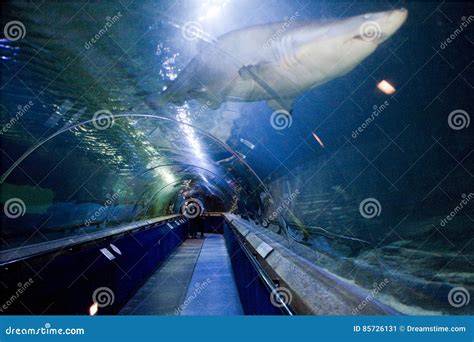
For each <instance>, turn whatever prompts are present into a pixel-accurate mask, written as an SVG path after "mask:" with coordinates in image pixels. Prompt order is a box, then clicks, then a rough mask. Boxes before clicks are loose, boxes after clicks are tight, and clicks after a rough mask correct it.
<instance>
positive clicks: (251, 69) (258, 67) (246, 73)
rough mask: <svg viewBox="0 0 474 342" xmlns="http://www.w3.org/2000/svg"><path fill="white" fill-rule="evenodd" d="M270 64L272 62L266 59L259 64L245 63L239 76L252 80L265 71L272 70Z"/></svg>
mask: <svg viewBox="0 0 474 342" xmlns="http://www.w3.org/2000/svg"><path fill="white" fill-rule="evenodd" d="M270 66H271V64H270V63H267V62H265V61H264V62H261V63H258V64H250V65H244V66H243V67H241V68H240V69H239V76H240V77H241V78H242V79H243V80H252V79H256V78H257V79H258V78H260V77H261V76H262V74H264V73H265V72H267V71H271V70H270V69H268V68H269V67H270Z"/></svg>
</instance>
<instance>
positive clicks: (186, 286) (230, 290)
mask: <svg viewBox="0 0 474 342" xmlns="http://www.w3.org/2000/svg"><path fill="white" fill-rule="evenodd" d="M119 314H121V315H177V314H181V315H206V316H207V315H243V310H242V306H241V303H240V299H239V295H238V292H237V287H236V285H235V280H234V275H233V272H232V267H231V264H230V258H229V255H228V254H227V249H226V247H225V242H224V237H223V236H222V235H219V234H206V237H205V239H188V240H186V241H185V242H183V244H182V245H181V246H180V247H178V249H177V250H176V251H175V252H174V253H173V254H172V255H171V256H170V257H169V258H168V259H167V260H166V262H165V263H164V264H163V265H162V266H161V267H160V268H159V269H158V270H157V271H156V272H155V273H154V274H153V275H152V276H151V277H150V278H149V279H148V281H147V282H146V283H145V284H144V285H143V286H142V287H141V288H140V289H139V290H138V291H137V293H136V294H135V295H134V296H133V297H132V298H131V299H130V300H129V301H128V303H127V304H126V305H125V306H124V307H123V308H122V310H121V311H120V313H119Z"/></svg>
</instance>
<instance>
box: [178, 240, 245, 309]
mask: <svg viewBox="0 0 474 342" xmlns="http://www.w3.org/2000/svg"><path fill="white" fill-rule="evenodd" d="M181 314H182V315H201V316H202V315H206V316H209V315H211V316H214V315H217V316H222V315H243V314H244V313H243V310H242V306H241V303H240V298H239V294H238V291H237V286H236V284H235V280H234V273H233V272H232V266H231V263H230V257H229V254H228V253H227V248H226V247H225V241H224V237H223V236H222V235H220V234H209V235H206V239H205V240H204V245H203V247H202V250H201V254H200V255H199V259H198V261H197V265H196V268H195V269H194V274H193V278H192V280H191V285H190V286H189V288H188V293H187V295H186V299H185V302H184V304H183V310H182V312H181Z"/></svg>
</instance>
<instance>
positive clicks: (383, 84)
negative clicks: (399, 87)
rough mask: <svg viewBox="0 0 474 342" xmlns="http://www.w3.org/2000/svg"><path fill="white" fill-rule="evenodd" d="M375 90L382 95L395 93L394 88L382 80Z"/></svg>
mask: <svg viewBox="0 0 474 342" xmlns="http://www.w3.org/2000/svg"><path fill="white" fill-rule="evenodd" d="M377 88H378V89H379V90H380V91H381V92H382V93H384V94H387V95H392V94H394V93H395V88H394V86H393V85H391V84H390V83H388V82H387V81H385V80H382V81H380V82H379V84H377Z"/></svg>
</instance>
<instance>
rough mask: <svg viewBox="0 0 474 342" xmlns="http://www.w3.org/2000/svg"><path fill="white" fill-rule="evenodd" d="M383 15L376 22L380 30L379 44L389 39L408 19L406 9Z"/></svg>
mask: <svg viewBox="0 0 474 342" xmlns="http://www.w3.org/2000/svg"><path fill="white" fill-rule="evenodd" d="M383 13H385V15H384V16H382V17H381V18H380V19H379V20H377V22H378V24H379V25H380V29H381V39H380V42H382V41H385V40H387V39H388V38H390V37H391V36H392V35H393V34H394V33H395V32H397V31H398V29H399V28H400V27H401V26H402V25H403V23H404V22H405V21H406V19H407V17H408V10H407V9H406V8H401V9H396V10H392V11H387V12H383Z"/></svg>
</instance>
